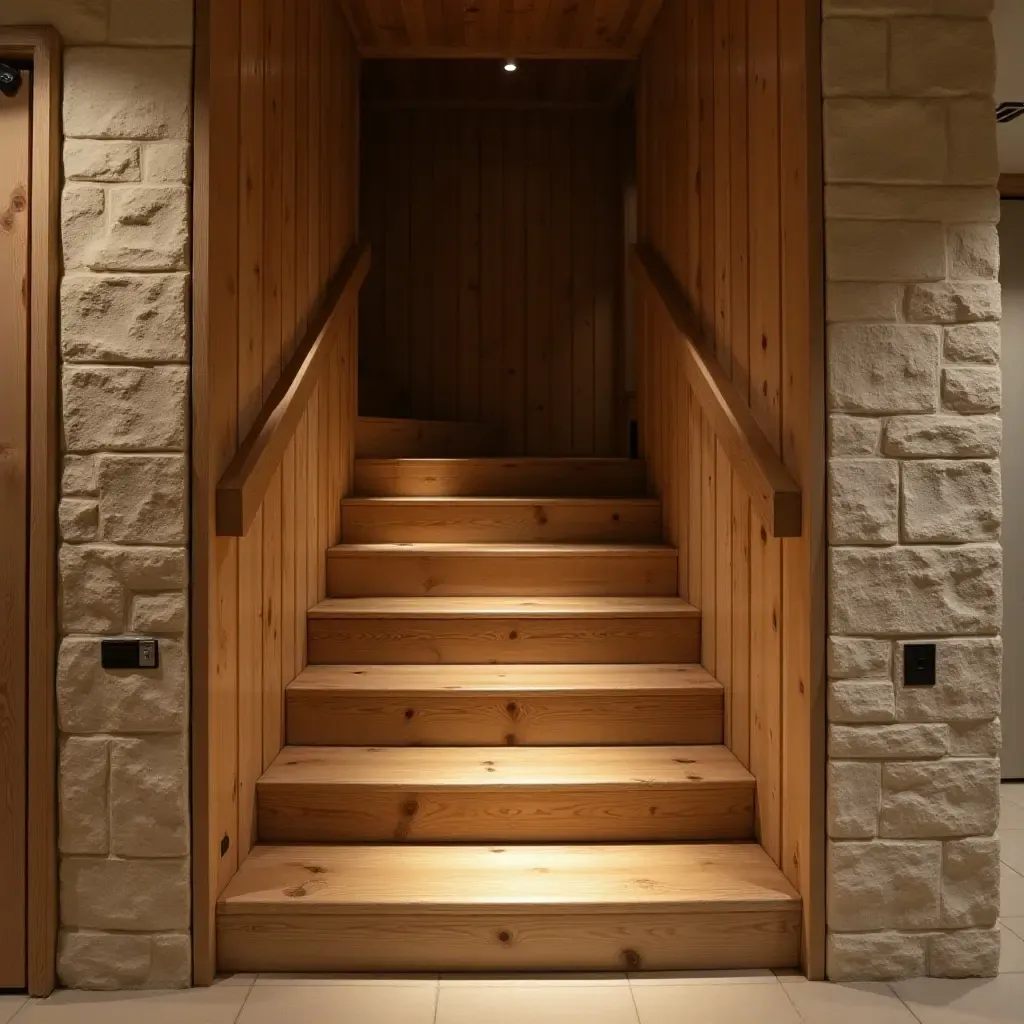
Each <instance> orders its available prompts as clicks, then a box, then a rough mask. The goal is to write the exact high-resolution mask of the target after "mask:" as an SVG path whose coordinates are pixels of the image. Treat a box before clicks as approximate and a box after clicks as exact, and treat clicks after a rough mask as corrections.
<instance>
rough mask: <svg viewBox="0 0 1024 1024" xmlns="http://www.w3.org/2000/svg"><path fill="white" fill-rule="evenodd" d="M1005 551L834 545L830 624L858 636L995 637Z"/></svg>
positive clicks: (999, 617)
mask: <svg viewBox="0 0 1024 1024" xmlns="http://www.w3.org/2000/svg"><path fill="white" fill-rule="evenodd" d="M1001 556H1002V552H1001V551H1000V549H999V547H998V546H996V545H989V544H984V545H982V544H979V545H971V546H965V547H960V548H937V547H913V548H833V549H832V551H831V568H832V586H831V588H830V594H829V621H830V623H831V628H832V629H833V630H834V631H835V632H837V633H849V634H852V635H871V634H873V633H886V634H889V635H900V634H902V635H914V636H921V635H929V634H932V635H943V634H946V635H950V634H962V633H976V632H996V631H997V630H998V629H999V627H1000V624H1001V621H1002V612H1003V608H1002V580H1001V567H1002V557H1001Z"/></svg>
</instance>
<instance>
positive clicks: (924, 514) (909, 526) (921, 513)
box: [900, 459, 1003, 544]
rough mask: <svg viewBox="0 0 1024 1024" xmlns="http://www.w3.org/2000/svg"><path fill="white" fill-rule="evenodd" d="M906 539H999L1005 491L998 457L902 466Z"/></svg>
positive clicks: (919, 541) (961, 541)
mask: <svg viewBox="0 0 1024 1024" xmlns="http://www.w3.org/2000/svg"><path fill="white" fill-rule="evenodd" d="M902 503H903V504H902V515H901V517H900V521H901V523H902V530H901V532H902V540H903V541H904V542H905V543H908V544H964V543H967V542H969V541H985V540H997V539H998V538H999V531H1000V526H1001V524H1002V510H1003V493H1002V484H1001V475H1000V471H999V463H998V462H988V461H985V460H982V459H970V460H934V461H933V460H931V459H927V460H922V461H920V462H908V463H906V464H905V465H904V466H903V499H902Z"/></svg>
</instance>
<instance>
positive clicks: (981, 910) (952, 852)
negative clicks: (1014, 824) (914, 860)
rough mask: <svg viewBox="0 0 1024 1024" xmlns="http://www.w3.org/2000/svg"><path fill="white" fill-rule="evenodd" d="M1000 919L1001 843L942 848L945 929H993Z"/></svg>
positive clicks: (961, 841) (960, 843)
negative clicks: (984, 927) (981, 927)
mask: <svg viewBox="0 0 1024 1024" xmlns="http://www.w3.org/2000/svg"><path fill="white" fill-rule="evenodd" d="M998 917H999V840H998V839H995V838H980V839H956V840H953V841H952V842H948V843H943V844H942V921H941V924H942V927H943V928H977V927H979V926H988V927H991V926H992V925H994V924H995V923H996V919H997V918H998Z"/></svg>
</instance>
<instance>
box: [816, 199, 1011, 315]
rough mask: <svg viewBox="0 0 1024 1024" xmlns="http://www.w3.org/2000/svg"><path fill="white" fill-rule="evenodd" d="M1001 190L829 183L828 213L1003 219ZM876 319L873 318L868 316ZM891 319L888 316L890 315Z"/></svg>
mask: <svg viewBox="0 0 1024 1024" xmlns="http://www.w3.org/2000/svg"><path fill="white" fill-rule="evenodd" d="M999 215H1000V206H999V190H998V189H996V188H992V187H990V186H976V185H849V184H846V185H844V184H838V185H826V186H825V216H826V217H838V218H841V219H843V218H845V219H853V220H904V221H906V220H923V221H940V222H942V223H945V224H966V223H968V222H976V223H978V224H979V225H991V224H997V223H999ZM867 319H873V318H867ZM886 319H888V318H886Z"/></svg>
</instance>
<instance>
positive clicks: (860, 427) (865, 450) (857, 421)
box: [829, 413, 882, 456]
mask: <svg viewBox="0 0 1024 1024" xmlns="http://www.w3.org/2000/svg"><path fill="white" fill-rule="evenodd" d="M881 443H882V421H881V420H880V419H874V418H872V417H870V416H842V415H840V414H838V413H837V414H836V415H834V416H830V417H829V455H832V456H842V455H847V456H849V455H861V456H868V455H877V454H878V452H879V449H880V447H881Z"/></svg>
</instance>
